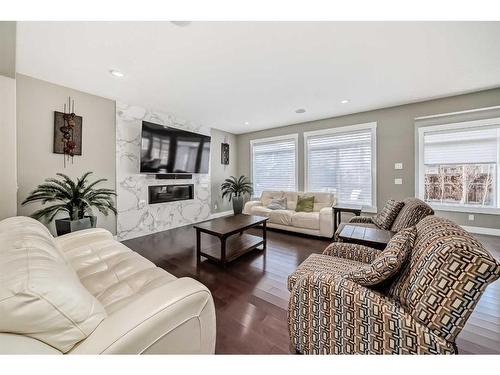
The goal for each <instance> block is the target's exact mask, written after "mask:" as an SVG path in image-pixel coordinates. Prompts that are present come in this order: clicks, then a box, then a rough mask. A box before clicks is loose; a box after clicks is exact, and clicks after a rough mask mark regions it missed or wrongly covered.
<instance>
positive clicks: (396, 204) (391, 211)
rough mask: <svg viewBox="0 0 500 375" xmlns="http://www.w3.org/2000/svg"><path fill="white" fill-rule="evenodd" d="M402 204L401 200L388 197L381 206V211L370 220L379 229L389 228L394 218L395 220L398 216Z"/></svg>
mask: <svg viewBox="0 0 500 375" xmlns="http://www.w3.org/2000/svg"><path fill="white" fill-rule="evenodd" d="M403 206H404V203H403V202H400V201H395V200H394V199H389V200H388V201H387V203H386V204H385V206H384V208H382V211H380V212H379V213H378V214H376V215H375V216H374V217H373V218H372V222H373V223H374V224H375V225H376V226H377V227H379V228H381V229H385V230H389V229H391V226H392V223H394V220H396V217H397V216H398V214H399V211H401V209H402V208H403Z"/></svg>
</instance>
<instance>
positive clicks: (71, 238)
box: [54, 228, 113, 252]
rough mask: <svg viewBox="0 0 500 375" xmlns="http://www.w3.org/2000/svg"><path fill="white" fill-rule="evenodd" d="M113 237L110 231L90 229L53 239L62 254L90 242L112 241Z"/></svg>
mask: <svg viewBox="0 0 500 375" xmlns="http://www.w3.org/2000/svg"><path fill="white" fill-rule="evenodd" d="M112 239H113V235H112V234H111V232H110V231H108V230H106V229H103V228H91V229H84V230H79V231H77V232H72V233H68V234H64V235H62V236H59V237H56V238H54V240H55V241H56V243H57V244H58V245H59V247H60V248H61V250H62V251H63V252H66V251H68V250H71V249H74V248H75V247H79V246H84V245H88V244H89V243H92V242H98V241H105V240H112Z"/></svg>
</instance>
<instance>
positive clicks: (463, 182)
mask: <svg viewBox="0 0 500 375" xmlns="http://www.w3.org/2000/svg"><path fill="white" fill-rule="evenodd" d="M418 132H419V149H418V152H419V168H418V171H419V178H418V181H419V186H418V192H419V196H420V198H422V199H423V200H425V201H426V202H428V203H430V204H431V205H432V206H433V207H435V208H436V209H445V210H446V209H449V210H458V211H466V212H467V211H471V212H489V213H491V212H492V211H498V209H499V208H500V202H499V186H500V180H499V178H500V175H499V171H498V166H499V164H500V161H499V158H500V119H489V120H477V121H468V122H462V123H455V124H443V125H437V126H425V127H420V128H419V130H418Z"/></svg>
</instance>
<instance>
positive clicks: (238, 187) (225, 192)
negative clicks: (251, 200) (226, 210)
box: [221, 176, 253, 201]
mask: <svg viewBox="0 0 500 375" xmlns="http://www.w3.org/2000/svg"><path fill="white" fill-rule="evenodd" d="M221 191H222V198H225V197H229V201H231V199H232V198H233V197H240V196H242V195H244V194H252V192H253V188H252V183H251V182H250V181H249V180H248V179H247V178H246V177H245V176H240V177H239V178H236V177H234V176H231V177H229V178H226V179H225V180H224V182H223V183H222V185H221Z"/></svg>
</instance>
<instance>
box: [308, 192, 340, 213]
mask: <svg viewBox="0 0 500 375" xmlns="http://www.w3.org/2000/svg"><path fill="white" fill-rule="evenodd" d="M307 194H310V195H313V196H314V208H313V210H314V211H320V210H321V209H322V208H325V207H332V205H333V203H334V202H333V196H332V194H330V193H307Z"/></svg>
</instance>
